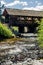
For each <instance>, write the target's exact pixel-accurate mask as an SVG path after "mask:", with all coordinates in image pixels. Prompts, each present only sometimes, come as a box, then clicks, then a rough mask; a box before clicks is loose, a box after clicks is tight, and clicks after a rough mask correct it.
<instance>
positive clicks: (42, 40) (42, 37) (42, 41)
mask: <svg viewBox="0 0 43 65" xmlns="http://www.w3.org/2000/svg"><path fill="white" fill-rule="evenodd" d="M38 42H39V46H42V47H43V19H41V22H40V25H39V30H38Z"/></svg>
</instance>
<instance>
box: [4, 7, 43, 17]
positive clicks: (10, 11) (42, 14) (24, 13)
mask: <svg viewBox="0 0 43 65" xmlns="http://www.w3.org/2000/svg"><path fill="white" fill-rule="evenodd" d="M5 10H6V11H7V13H8V14H9V15H18V16H35V17H43V11H34V10H19V9H11V8H7V9H5ZM5 10H4V11H5Z"/></svg>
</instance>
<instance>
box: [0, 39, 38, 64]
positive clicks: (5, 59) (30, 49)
mask: <svg viewBox="0 0 43 65" xmlns="http://www.w3.org/2000/svg"><path fill="white" fill-rule="evenodd" d="M25 39H26V41H17V42H16V43H14V45H9V44H5V45H2V46H0V65H35V62H34V64H33V61H34V60H36V59H37V58H38V53H39V50H38V46H37V44H36V42H35V41H34V42H29V38H25ZM32 41H33V39H32Z"/></svg>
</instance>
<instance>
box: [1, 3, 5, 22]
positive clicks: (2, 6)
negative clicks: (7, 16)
mask: <svg viewBox="0 0 43 65" xmlns="http://www.w3.org/2000/svg"><path fill="white" fill-rule="evenodd" d="M3 8H4V4H3V5H1V2H0V21H1V15H2V9H3Z"/></svg>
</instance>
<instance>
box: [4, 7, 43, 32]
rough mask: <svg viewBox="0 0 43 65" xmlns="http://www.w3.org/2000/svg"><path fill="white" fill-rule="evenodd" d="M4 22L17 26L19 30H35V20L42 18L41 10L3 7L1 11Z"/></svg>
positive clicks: (42, 12)
mask: <svg viewBox="0 0 43 65" xmlns="http://www.w3.org/2000/svg"><path fill="white" fill-rule="evenodd" d="M3 16H5V23H7V24H8V25H9V26H18V27H19V32H31V33H33V32H35V31H36V27H37V26H38V24H37V22H36V20H39V21H40V19H41V18H43V11H33V10H19V9H10V8H8V9H5V10H4V12H3Z"/></svg>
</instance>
